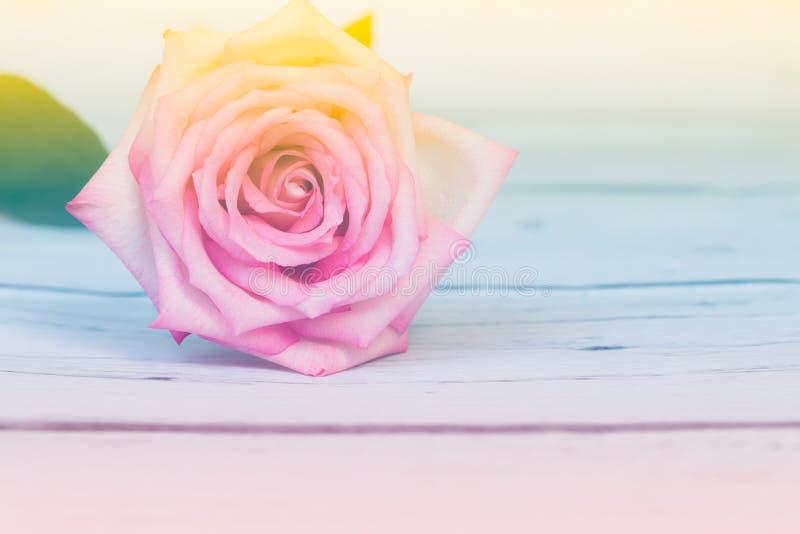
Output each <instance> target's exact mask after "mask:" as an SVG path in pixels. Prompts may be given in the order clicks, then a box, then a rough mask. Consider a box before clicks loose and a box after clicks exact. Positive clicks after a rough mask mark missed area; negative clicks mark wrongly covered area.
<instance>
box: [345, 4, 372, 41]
mask: <svg viewBox="0 0 800 534" xmlns="http://www.w3.org/2000/svg"><path fill="white" fill-rule="evenodd" d="M344 31H346V32H347V33H349V34H350V36H351V37H353V38H355V39H356V40H358V41H359V42H360V43H361V44H363V45H364V46H366V47H367V48H371V47H372V13H367V14H366V15H364V16H363V17H361V18H360V19H358V20H357V21H355V22H353V23H351V24H350V25H349V26H347V27H346V28H345V29H344Z"/></svg>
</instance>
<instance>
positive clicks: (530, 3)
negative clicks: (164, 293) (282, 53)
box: [0, 0, 800, 145]
mask: <svg viewBox="0 0 800 534" xmlns="http://www.w3.org/2000/svg"><path fill="white" fill-rule="evenodd" d="M283 4H284V2H283V1H282V0H259V1H248V0H229V1H227V2H225V5H224V8H222V9H221V8H220V7H221V6H220V3H219V2H218V1H216V0H160V1H151V0H142V1H130V0H121V1H117V2H105V1H100V0H69V1H67V0H5V2H4V3H3V7H2V12H3V16H2V17H0V50H3V53H2V55H0V69H2V70H3V71H9V72H13V73H17V74H21V75H24V76H26V77H29V78H30V79H32V80H33V81H34V82H36V83H39V84H41V85H42V86H44V87H45V88H46V89H48V90H50V91H52V92H53V93H54V94H55V95H56V96H57V97H58V98H60V99H61V100H62V101H63V102H65V103H66V104H67V105H69V106H71V107H72V108H73V109H75V110H76V111H77V112H78V114H79V115H81V116H82V117H84V118H85V119H86V120H87V121H88V122H89V123H90V124H91V125H92V126H94V127H95V128H96V129H97V130H98V131H99V132H100V136H101V138H102V139H103V140H104V141H105V143H106V144H107V145H110V144H111V143H112V142H114V141H115V140H116V138H117V136H118V135H119V134H120V132H121V131H122V128H123V127H124V125H125V124H126V121H127V119H128V117H129V116H130V113H131V112H132V110H133V106H134V105H135V102H136V98H137V97H138V94H139V92H140V90H141V88H142V86H143V84H144V81H145V80H146V79H147V77H148V75H149V72H150V69H151V68H152V65H154V64H156V63H157V62H158V60H159V58H160V54H161V49H162V40H161V34H162V33H163V31H164V30H165V29H167V28H192V27H206V28H213V29H218V30H226V31H233V30H240V29H242V28H245V27H248V26H250V25H252V24H253V23H254V22H255V21H258V20H261V19H262V18H263V17H264V16H265V14H268V13H272V12H274V11H275V10H276V9H278V8H279V7H280V6H282V5H283ZM316 5H317V7H318V8H319V9H320V10H321V11H322V12H323V13H325V14H326V15H328V16H329V17H331V18H332V19H333V20H334V21H336V22H340V23H342V24H345V23H347V22H349V21H350V20H352V19H354V18H357V17H358V16H360V15H362V14H363V13H364V11H366V10H373V11H374V12H375V25H376V27H375V35H376V38H375V47H376V50H377V51H378V52H379V53H380V54H381V55H383V56H384V57H386V58H387V59H388V60H389V61H390V62H391V63H393V64H394V65H396V66H397V67H398V68H399V69H400V70H401V71H408V72H413V73H414V74H415V82H414V99H415V105H416V107H417V109H419V110H420V111H431V110H434V111H436V112H437V113H438V114H446V115H447V116H448V117H450V118H453V119H462V120H463V119H464V118H472V119H474V120H489V119H495V118H502V119H511V120H514V121H519V120H521V119H524V118H528V117H539V116H541V115H545V116H547V117H550V116H553V115H558V116H564V117H570V118H572V119H587V120H598V119H603V120H611V121H614V120H619V119H624V118H637V119H643V118H650V117H656V118H665V117H666V118H669V119H670V120H679V119H683V120H687V121H692V122H697V121H703V120H706V121H716V120H724V121H726V122H728V123H730V122H735V121H753V120H765V121H766V120H775V121H788V120H790V119H794V118H796V117H797V116H798V115H799V114H800V35H798V32H797V31H796V29H797V20H799V19H800V4H798V3H797V2H795V1H793V0H709V1H704V2H695V1H693V0H672V1H667V0H656V1H643V0H607V1H603V2H596V1H591V0H496V1H493V2H485V1H482V0H436V1H431V0H425V1H422V0H373V1H365V0H364V1H362V0H319V1H318V2H316Z"/></svg>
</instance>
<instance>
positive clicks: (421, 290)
mask: <svg viewBox="0 0 800 534" xmlns="http://www.w3.org/2000/svg"><path fill="white" fill-rule="evenodd" d="M427 224H428V229H429V232H430V233H429V234H428V238H427V239H425V241H423V242H422V243H420V247H419V253H418V254H417V258H416V260H415V261H414V265H413V267H412V268H411V271H410V273H409V274H407V275H406V276H404V277H402V278H401V279H400V280H399V281H398V283H397V285H396V287H395V288H394V289H393V291H392V292H391V293H389V294H386V295H383V296H379V297H375V298H372V299H369V300H362V301H361V302H354V303H352V304H351V305H350V309H349V310H346V311H342V312H339V313H329V314H327V315H321V316H319V317H315V318H313V319H301V320H299V321H293V322H291V323H289V324H290V326H291V327H292V329H293V330H295V331H296V332H297V333H299V334H301V335H303V336H306V337H315V338H322V339H329V340H333V341H338V342H343V343H350V344H352V345H356V346H358V347H369V346H370V345H371V344H372V343H373V342H374V341H375V339H376V338H377V337H378V335H380V333H381V332H382V331H383V330H384V329H385V328H386V327H387V326H389V325H390V324H391V323H392V322H393V321H395V320H396V319H397V318H398V317H400V316H402V320H403V321H405V319H406V315H405V314H404V310H406V309H407V308H408V309H409V311H410V312H413V313H411V315H412V316H413V314H414V313H416V310H417V309H418V308H419V306H420V305H421V303H422V302H424V300H425V298H426V297H427V296H428V295H429V294H430V292H431V291H432V290H433V288H434V287H435V286H436V283H437V281H438V279H439V277H440V276H441V275H442V274H443V273H444V272H445V271H446V270H447V268H448V267H449V266H450V264H451V263H452V262H453V260H454V259H455V258H456V257H458V255H459V254H460V253H461V252H462V251H463V249H464V247H465V246H467V244H468V241H467V240H466V239H465V238H464V237H463V236H462V235H460V234H458V233H457V232H454V231H453V230H451V229H450V228H449V227H448V226H447V225H445V224H443V223H441V222H440V221H437V220H435V219H432V218H429V219H428V221H427ZM406 326H407V325H406ZM398 330H401V331H405V329H404V328H398Z"/></svg>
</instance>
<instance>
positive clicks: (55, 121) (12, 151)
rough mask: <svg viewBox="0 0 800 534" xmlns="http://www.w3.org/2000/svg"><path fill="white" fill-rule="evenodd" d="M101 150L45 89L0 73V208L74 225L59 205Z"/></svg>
mask: <svg viewBox="0 0 800 534" xmlns="http://www.w3.org/2000/svg"><path fill="white" fill-rule="evenodd" d="M106 154H107V152H106V149H105V148H104V147H103V145H102V143H101V142H100V139H99V138H98V137H97V135H96V134H95V133H94V132H93V131H92V130H91V128H89V127H88V126H87V125H86V124H85V123H84V122H83V121H81V120H80V119H79V118H78V116H77V115H75V113H73V112H72V111H70V110H69V109H67V108H66V107H64V105H62V104H61V103H59V102H58V101H56V100H55V99H54V98H53V97H52V96H50V95H49V94H48V93H47V92H46V91H44V90H43V89H41V88H39V87H37V86H36V85H34V84H32V83H31V82H29V81H27V80H25V79H23V78H20V77H17V76H11V75H0V213H2V214H3V215H6V216H10V217H13V218H15V219H19V220H22V221H26V222H32V223H38V224H56V225H75V224H78V223H77V221H75V219H73V218H72V217H71V216H70V215H69V214H68V213H67V212H66V211H65V210H64V205H65V204H66V203H67V202H68V201H69V200H71V199H72V197H74V196H75V195H76V194H77V193H78V191H80V189H81V188H82V187H83V185H84V184H85V183H86V182H87V181H88V179H89V178H90V177H91V176H92V174H94V172H95V171H96V170H97V169H98V168H99V167H100V165H101V164H102V163H103V160H105V158H106Z"/></svg>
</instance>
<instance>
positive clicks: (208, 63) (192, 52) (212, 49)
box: [157, 30, 232, 95]
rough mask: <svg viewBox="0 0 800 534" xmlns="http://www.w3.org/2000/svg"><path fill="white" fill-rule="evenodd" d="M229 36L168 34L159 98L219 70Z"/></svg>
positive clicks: (195, 31) (213, 33)
mask: <svg viewBox="0 0 800 534" xmlns="http://www.w3.org/2000/svg"><path fill="white" fill-rule="evenodd" d="M231 35H232V34H229V33H221V32H213V31H204V30H202V31H201V30H193V31H186V32H179V31H171V30H167V31H166V32H165V33H164V55H163V57H162V59H161V78H160V80H159V83H158V89H157V92H158V94H159V95H162V94H164V93H167V92H171V91H173V90H175V89H177V88H179V87H182V86H184V85H186V84H187V83H188V82H190V81H192V80H194V79H196V78H199V77H200V76H202V75H203V74H206V73H207V72H209V71H210V70H212V69H214V68H216V67H218V66H219V65H220V62H221V59H222V53H223V51H224V50H225V43H226V42H227V41H228V39H229V38H230V37H231Z"/></svg>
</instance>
